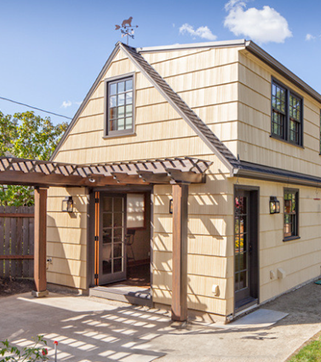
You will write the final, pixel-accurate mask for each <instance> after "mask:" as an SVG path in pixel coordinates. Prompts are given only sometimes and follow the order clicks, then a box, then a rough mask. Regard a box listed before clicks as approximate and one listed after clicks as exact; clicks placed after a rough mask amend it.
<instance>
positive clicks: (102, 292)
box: [89, 284, 153, 307]
mask: <svg viewBox="0 0 321 362" xmlns="http://www.w3.org/2000/svg"><path fill="white" fill-rule="evenodd" d="M89 295H90V296H93V297H99V298H105V299H109V300H116V301H118V302H123V303H130V304H135V305H144V306H148V307H152V306H153V302H152V297H151V294H150V289H149V288H148V289H146V288H139V287H133V286H127V285H124V284H116V285H112V286H97V287H93V288H90V289H89Z"/></svg>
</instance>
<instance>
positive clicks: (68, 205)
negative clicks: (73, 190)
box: [62, 196, 74, 213]
mask: <svg viewBox="0 0 321 362" xmlns="http://www.w3.org/2000/svg"><path fill="white" fill-rule="evenodd" d="M73 207H74V201H73V199H72V196H66V197H65V198H64V199H63V200H62V211H63V212H69V213H70V212H73Z"/></svg>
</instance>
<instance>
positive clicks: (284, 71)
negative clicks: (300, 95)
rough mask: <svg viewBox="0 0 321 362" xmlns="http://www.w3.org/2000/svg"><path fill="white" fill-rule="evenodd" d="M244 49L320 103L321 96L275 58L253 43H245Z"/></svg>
mask: <svg viewBox="0 0 321 362" xmlns="http://www.w3.org/2000/svg"><path fill="white" fill-rule="evenodd" d="M245 49H247V50H248V51H249V52H251V53H252V54H254V55H255V56H256V57H257V58H259V59H260V60H262V61H263V62H264V63H266V64H267V65H269V66H270V67H271V68H273V69H274V70H276V71H277V72H278V73H280V74H281V75H282V76H284V77H285V78H286V79H288V80H289V81H291V82H292V83H293V84H295V85H296V86H297V87H298V88H300V89H301V90H303V91H304V92H306V93H308V94H309V95H310V96H311V97H312V98H314V99H315V100H316V101H318V102H319V103H321V95H320V94H319V93H318V92H317V91H315V90H314V89H313V88H312V87H310V86H309V85H308V84H307V83H305V82H304V81H303V80H302V79H301V78H299V77H298V76H297V75H295V74H294V73H293V72H291V71H290V70H289V69H288V68H286V67H285V66H284V65H283V64H281V63H280V62H278V61H277V60H276V59H275V58H273V57H272V56H271V55H270V54H268V53H267V52H266V51H265V50H263V49H262V48H261V47H259V46H258V45H257V44H255V43H254V42H253V41H251V40H249V41H246V42H245Z"/></svg>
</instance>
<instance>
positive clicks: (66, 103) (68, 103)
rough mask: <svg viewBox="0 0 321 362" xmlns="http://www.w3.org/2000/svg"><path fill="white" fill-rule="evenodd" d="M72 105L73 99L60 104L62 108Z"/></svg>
mask: <svg viewBox="0 0 321 362" xmlns="http://www.w3.org/2000/svg"><path fill="white" fill-rule="evenodd" d="M71 105H72V102H71V101H63V102H62V105H61V106H60V107H61V108H68V107H70V106H71Z"/></svg>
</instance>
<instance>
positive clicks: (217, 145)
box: [50, 42, 238, 173]
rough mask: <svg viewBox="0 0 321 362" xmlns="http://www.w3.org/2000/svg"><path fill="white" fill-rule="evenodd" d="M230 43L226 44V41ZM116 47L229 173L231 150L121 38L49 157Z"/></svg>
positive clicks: (233, 162)
mask: <svg viewBox="0 0 321 362" xmlns="http://www.w3.org/2000/svg"><path fill="white" fill-rule="evenodd" d="M229 45H230V44H229ZM119 49H122V50H123V51H124V52H125V54H127V56H128V57H129V59H131V61H132V62H133V63H134V64H135V65H136V66H137V68H138V69H139V70H140V71H141V72H142V73H143V74H144V75H145V76H146V77H147V78H148V80H149V81H150V82H151V83H152V84H153V85H154V86H155V88H156V89H157V90H158V91H159V92H160V93H161V94H162V95H163V97H164V98H165V99H166V100H167V101H168V102H169V103H170V104H171V106H172V107H173V108H174V109H175V110H176V111H177V112H178V114H179V115H180V116H181V117H182V118H183V119H184V120H185V121H186V122H187V123H188V124H189V125H190V127H191V128H192V129H193V130H194V131H195V133H196V134H197V135H198V136H199V137H200V138H201V139H202V140H203V141H204V142H205V143H206V144H207V146H208V147H209V148H210V149H211V150H212V151H213V152H214V154H216V155H217V157H218V158H219V159H220V160H221V161H222V163H223V164H225V165H226V166H227V168H228V169H229V170H230V172H231V173H232V169H233V168H234V167H236V166H237V165H238V160H237V159H236V158H235V156H234V155H233V154H232V152H231V151H230V150H229V149H228V148H227V147H226V146H225V145H224V143H223V142H221V141H220V140H219V139H218V138H217V137H216V135H215V134H214V133H213V132H212V131H211V129H210V128H209V127H208V126H207V125H206V124H205V123H204V122H203V121H202V120H201V119H200V118H199V117H198V116H197V115H196V113H195V112H194V111H192V109H191V108H189V107H188V105H187V104H186V103H185V102H184V101H183V100H182V98H181V97H180V96H179V95H178V94H177V93H176V92H174V91H173V89H172V88H171V87H170V86H169V85H168V84H167V83H166V81H165V80H164V79H163V78H162V77H161V76H160V75H159V73H158V72H157V71H156V70H155V69H154V68H153V67H152V66H151V65H150V64H149V63H148V62H147V61H146V60H145V59H144V58H143V56H142V55H141V54H139V52H137V51H136V49H135V48H132V47H130V46H127V45H125V44H123V43H121V42H118V43H117V44H116V46H115V49H114V50H113V52H112V54H111V55H110V57H109V59H108V60H107V62H106V64H105V65H104V67H103V69H102V70H101V72H100V73H99V75H98V77H97V79H96V81H95V82H94V84H93V85H92V87H91V88H90V90H89V92H88V94H87V96H86V98H85V99H84V101H83V102H82V104H81V106H80V107H79V109H78V111H77V113H76V114H75V116H74V118H73V120H72V121H71V123H70V125H69V127H68V128H67V130H66V132H65V134H64V136H63V137H62V139H61V141H60V142H59V144H58V146H57V148H56V150H55V152H54V154H53V155H52V157H51V159H50V160H53V159H54V157H55V156H56V154H57V153H58V151H59V148H60V147H61V145H62V144H63V142H64V141H65V139H66V138H67V136H68V134H69V132H70V131H71V129H72V127H73V126H74V124H75V123H76V121H77V119H78V117H79V115H80V114H81V112H82V110H83V109H84V107H85V105H86V104H87V102H88V101H89V99H90V97H91V95H92V94H93V92H94V91H95V89H96V87H97V86H98V84H99V82H100V81H101V79H102V77H103V75H104V74H105V73H106V71H107V69H108V68H109V65H110V64H111V62H112V60H113V58H114V56H115V55H116V53H117V52H118V50H119Z"/></svg>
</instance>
